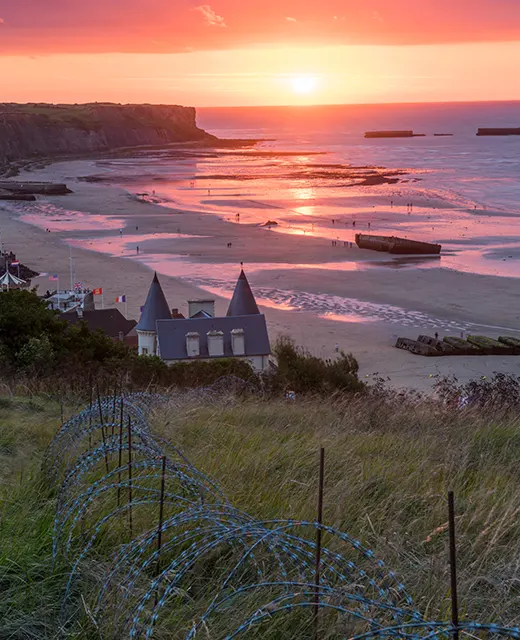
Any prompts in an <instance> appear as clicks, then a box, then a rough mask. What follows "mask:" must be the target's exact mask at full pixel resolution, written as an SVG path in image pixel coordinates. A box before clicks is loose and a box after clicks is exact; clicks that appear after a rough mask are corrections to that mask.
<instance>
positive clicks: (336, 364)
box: [273, 336, 364, 393]
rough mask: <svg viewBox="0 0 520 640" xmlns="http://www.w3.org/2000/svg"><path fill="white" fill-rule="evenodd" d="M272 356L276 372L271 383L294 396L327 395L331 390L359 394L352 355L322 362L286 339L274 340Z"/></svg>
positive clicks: (343, 355)
mask: <svg viewBox="0 0 520 640" xmlns="http://www.w3.org/2000/svg"><path fill="white" fill-rule="evenodd" d="M274 354H275V356H276V358H277V360H278V370H277V372H276V374H275V376H274V379H273V383H274V386H275V387H276V388H278V389H285V390H288V389H290V390H292V391H295V392H298V393H324V392H325V393H330V392H333V391H362V390H363V389H364V384H363V383H362V382H360V380H359V379H358V370H359V365H358V363H357V360H356V359H355V358H354V356H353V355H352V354H346V353H343V351H342V352H341V353H340V355H339V357H338V358H337V359H336V360H323V359H322V358H317V357H316V356H313V355H311V354H310V353H309V352H308V351H307V350H305V349H304V348H303V347H298V346H296V345H295V344H294V341H293V340H292V339H291V338H289V337H287V336H281V337H280V338H278V340H277V342H276V344H275V347H274Z"/></svg>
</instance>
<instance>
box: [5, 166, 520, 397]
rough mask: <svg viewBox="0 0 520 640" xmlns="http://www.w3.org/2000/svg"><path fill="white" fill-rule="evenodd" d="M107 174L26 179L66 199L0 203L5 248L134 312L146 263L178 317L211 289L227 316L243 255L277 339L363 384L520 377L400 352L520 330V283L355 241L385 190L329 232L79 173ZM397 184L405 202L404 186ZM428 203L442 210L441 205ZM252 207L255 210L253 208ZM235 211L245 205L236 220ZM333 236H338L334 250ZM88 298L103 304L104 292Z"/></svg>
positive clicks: (509, 367)
mask: <svg viewBox="0 0 520 640" xmlns="http://www.w3.org/2000/svg"><path fill="white" fill-rule="evenodd" d="M105 173H106V167H104V166H103V163H96V162H95V161H92V160H88V161H74V162H62V163H56V164H51V165H49V166H47V167H46V168H44V169H41V170H38V171H31V172H30V173H27V174H26V175H24V174H22V175H21V176H20V179H22V180H41V181H51V182H66V183H67V185H68V186H69V187H70V188H71V189H72V191H73V193H72V194H70V195H67V196H54V197H44V198H43V197H42V198H41V199H39V201H38V203H37V207H35V206H34V205H32V203H31V205H28V204H27V205H26V204H25V203H24V204H23V205H22V204H21V203H20V204H19V203H16V204H14V205H13V204H11V205H10V206H9V207H8V206H6V205H3V206H2V208H1V209H0V220H1V225H2V241H3V245H4V247H8V248H9V249H11V250H13V251H14V252H15V253H16V254H17V256H18V257H19V259H21V261H22V262H23V263H24V264H27V265H29V266H30V267H32V268H34V269H36V270H38V271H40V272H43V273H47V274H51V275H54V274H57V275H59V278H60V287H61V288H63V287H64V286H68V284H69V281H70V256H71V255H72V258H73V266H74V275H73V279H74V281H80V282H82V283H83V285H84V286H88V287H91V288H98V287H102V288H103V303H104V305H105V307H108V306H118V305H116V304H115V298H116V297H117V296H121V295H126V297H127V301H128V302H127V304H128V316H129V317H130V318H135V319H138V318H139V312H140V307H141V306H142V305H143V304H144V301H145V299H146V294H147V291H148V287H149V284H150V281H151V277H152V275H153V271H154V270H156V271H157V272H158V274H159V276H160V279H161V283H162V285H163V288H164V291H165V294H166V297H167V299H168V301H169V304H170V306H171V307H172V308H178V309H179V311H180V312H181V313H185V314H186V312H187V300H188V299H193V298H199V297H201V296H202V297H207V294H208V292H210V293H211V294H212V295H213V296H214V297H215V298H216V301H217V304H216V309H217V313H218V314H225V312H226V309H227V303H228V300H229V298H230V296H231V294H232V289H233V285H234V282H235V281H236V278H237V277H238V274H239V272H240V269H241V263H243V268H244V270H245V271H246V274H247V276H248V278H249V280H250V283H251V286H252V288H253V291H254V292H255V295H256V297H257V300H258V302H259V305H260V307H261V310H262V312H264V313H265V314H266V317H267V321H268V327H269V332H270V337H271V340H272V341H273V342H274V340H275V339H276V336H277V335H280V334H286V335H290V336H292V337H293V338H294V340H295V341H296V342H297V343H298V344H301V345H303V346H304V347H306V348H307V349H308V350H309V351H310V352H311V353H313V354H315V355H317V356H319V357H324V358H334V357H336V354H337V352H338V350H342V351H345V352H352V353H353V354H354V356H355V357H356V358H357V359H358V361H359V364H360V375H361V377H362V378H363V379H365V380H372V379H377V378H384V379H385V380H386V381H387V383H388V384H389V385H391V386H397V387H401V386H403V387H409V388H417V389H423V390H427V389H429V388H431V386H432V384H433V382H434V381H435V379H436V376H439V375H441V376H444V375H454V376H456V377H457V378H458V379H459V380H469V379H472V378H477V377H481V376H490V375H492V373H493V372H494V371H500V372H511V373H514V374H519V373H520V359H519V358H515V357H498V356H486V357H444V358H424V357H420V356H414V355H412V354H410V353H408V352H405V351H401V350H398V349H396V348H395V346H394V345H395V342H396V339H397V337H398V336H399V337H410V338H417V336H418V335H419V334H423V333H426V334H429V335H433V334H434V333H435V332H437V333H439V335H440V337H441V338H442V337H443V336H444V335H460V334H461V332H464V333H465V334H468V333H474V334H480V335H482V334H485V335H488V336H491V337H498V336H499V335H504V334H506V335H513V336H520V322H519V318H520V295H519V294H518V288H519V281H518V280H517V279H516V278H514V277H507V276H505V277H504V276H500V277H499V276H493V275H489V274H482V273H472V272H470V271H464V270H456V269H453V268H446V267H444V260H443V259H441V260H440V261H439V260H437V261H436V262H433V264H431V262H432V261H430V266H424V265H425V264H428V261H426V262H422V264H421V263H420V264H418V265H416V264H414V263H413V261H412V262H410V261H409V259H407V258H406V257H405V259H404V260H403V259H402V258H403V257H402V256H401V260H397V261H392V260H391V259H390V257H389V255H388V254H380V253H375V252H371V251H368V250H362V249H358V248H357V247H356V245H355V244H354V243H352V239H353V233H354V232H355V230H357V229H360V230H362V231H365V230H366V225H367V224H368V223H367V221H366V219H367V216H368V215H369V216H370V218H371V219H372V221H373V222H372V224H374V225H375V224H378V223H377V220H378V219H380V218H383V217H385V216H387V215H389V214H391V213H392V212H391V211H390V207H389V206H388V205H386V208H388V209H389V210H388V211H386V208H385V205H384V204H383V203H382V196H381V195H380V194H379V195H378V194H375V195H374V194H373V193H370V192H367V193H366V195H364V194H362V193H361V194H358V195H355V205H354V206H355V211H356V214H355V219H356V221H357V222H356V224H357V227H356V229H352V225H351V224H350V223H349V226H347V224H343V225H342V228H341V230H339V231H337V230H336V225H337V224H339V221H335V222H334V223H332V222H331V221H330V220H327V221H326V222H325V221H323V222H322V223H320V224H319V225H317V226H318V228H317V226H314V232H313V230H312V228H310V229H309V233H307V232H306V231H305V230H304V231H303V232H302V231H300V232H295V231H293V230H292V229H291V228H286V229H283V230H281V229H280V230H276V227H275V228H268V227H265V226H263V225H262V224H261V223H260V221H261V220H263V221H264V222H265V220H267V219H270V218H272V217H274V216H273V211H267V214H268V215H266V209H265V207H263V206H262V203H260V206H256V207H251V206H250V203H249V202H248V201H247V199H242V200H241V199H240V198H238V197H235V200H236V201H238V202H239V204H241V205H242V206H241V207H239V206H235V205H236V202H233V201H230V198H229V195H228V194H224V193H222V192H219V191H218V189H217V191H216V192H215V191H214V193H213V198H216V199H217V201H218V200H220V202H219V203H218V205H219V207H220V208H221V209H224V210H225V211H229V214H227V213H224V214H222V213H220V214H218V212H216V211H215V208H214V206H213V204H211V203H210V204H209V205H208V202H207V201H208V198H209V199H210V200H212V198H211V197H210V196H208V192H207V190H206V185H204V186H199V185H197V186H195V187H193V186H192V183H191V182H190V184H189V187H188V186H184V187H183V188H185V191H187V192H188V196H189V198H190V200H189V202H188V203H187V202H186V200H185V201H183V203H182V204H183V206H182V207H178V203H176V202H172V198H169V199H168V198H163V196H162V195H161V194H162V192H161V185H160V183H157V185H156V187H157V191H156V189H149V190H148V191H146V193H147V194H148V196H147V197H144V196H138V197H136V195H135V194H134V193H133V191H135V190H138V187H137V186H132V187H131V188H128V187H126V186H125V188H123V187H121V186H119V185H117V184H113V183H112V181H110V180H107V181H105V182H102V183H99V182H88V181H85V180H83V179H81V180H80V178H84V177H85V176H92V175H98V176H99V175H104V174H105ZM181 177H182V175H181ZM152 186H154V185H152ZM140 188H142V187H140ZM215 188H216V187H214V190H215ZM154 192H155V193H154ZM401 192H402V199H404V201H406V199H407V196H409V194H408V193H406V192H405V191H404V190H403V189H401ZM139 193H142V192H140V191H139ZM414 195H415V196H416V197H415V209H416V211H418V213H417V215H422V214H420V213H419V212H423V213H424V214H426V213H427V212H428V211H429V210H430V212H431V213H432V214H433V209H432V207H431V205H430V207H429V208H428V207H427V205H426V203H425V202H424V203H423V202H421V201H420V200H418V199H417V198H418V194H417V193H415V194H414ZM410 197H411V196H410ZM408 199H409V198H408ZM155 201H158V202H159V204H158V203H156V202H155ZM187 204H188V205H189V207H187ZM435 206H436V209H435V211H436V214H435V215H438V207H439V202H436V203H435ZM376 207H377V212H375V211H374V209H375V208H376ZM394 207H395V208H397V207H401V208H402V209H403V210H402V211H399V216H400V217H406V216H407V215H408V214H407V212H406V211H405V210H404V203H403V204H401V201H400V200H399V202H396V203H394V204H393V205H392V209H393V208H394ZM253 209H254V210H256V211H257V212H260V213H259V214H258V215H257V216H255V215H253V214H254V211H253V214H252V213H251V211H252V210H253ZM423 210H424V211H423ZM237 211H242V214H241V216H240V217H241V220H240V221H237V217H236V216H237V214H236V212H237ZM244 212H246V214H245V215H244ZM363 212H365V213H363ZM275 213H277V212H275ZM414 215H416V214H415V213H414ZM349 220H350V218H349ZM313 224H314V223H313ZM409 224H411V223H409ZM418 224H420V221H419V223H418ZM300 226H301V225H300ZM322 227H327V229H329V230H330V233H325V232H323V231H322V230H321V228H322ZM331 234H332V236H331ZM334 234H337V235H336V237H338V238H339V239H337V240H336V244H335V245H333V244H332V241H331V239H330V237H334ZM327 236H328V237H327ZM343 238H348V239H343ZM229 244H231V246H228V245H229ZM138 246H139V255H137V247H138ZM33 284H34V285H37V286H38V288H39V291H40V293H44V292H45V290H46V289H50V288H52V287H53V286H55V285H54V283H53V282H49V281H48V276H42V277H40V278H37V279H35V280H34V281H33ZM96 303H97V305H98V306H101V299H100V297H99V296H97V298H96ZM119 307H120V309H121V311H122V312H124V308H123V305H119Z"/></svg>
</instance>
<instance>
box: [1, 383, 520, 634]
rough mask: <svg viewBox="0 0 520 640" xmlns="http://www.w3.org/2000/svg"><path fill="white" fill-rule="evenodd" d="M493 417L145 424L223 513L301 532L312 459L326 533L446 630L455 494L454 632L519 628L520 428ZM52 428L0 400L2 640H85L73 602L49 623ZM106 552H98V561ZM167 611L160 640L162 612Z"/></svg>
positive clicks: (444, 410) (200, 415) (34, 406)
mask: <svg viewBox="0 0 520 640" xmlns="http://www.w3.org/2000/svg"><path fill="white" fill-rule="evenodd" d="M72 411H73V409H72V408H69V410H68V412H69V413H70V412H72ZM495 415H496V414H491V413H486V411H479V412H476V411H471V410H469V409H465V410H460V411H459V410H454V409H450V408H448V407H442V406H440V405H439V404H437V403H434V402H430V401H428V400H422V401H420V402H414V401H411V400H410V399H407V398H401V397H394V398H389V397H387V396H386V397H385V396H381V397H379V396H377V395H376V394H373V395H367V394H365V395H363V396H360V397H352V396H351V397H350V398H348V399H347V400H345V399H341V398H337V399H334V398H329V399H328V400H324V399H323V398H319V399H301V400H300V399H298V400H297V401H295V402H291V401H284V400H272V399H271V400H269V401H267V400H258V399H252V398H245V399H243V400H239V401H237V402H236V403H234V404H232V405H230V404H226V403H222V404H218V403H217V404H214V403H213V404H210V403H204V402H203V401H202V402H194V403H193V404H191V405H188V406H187V407H186V408H185V409H183V410H179V409H178V408H177V407H176V406H173V405H172V406H171V407H168V406H166V407H163V408H161V409H157V410H156V411H155V412H154V414H153V416H152V427H153V429H154V431H155V432H157V433H158V434H160V435H162V436H164V437H166V438H168V439H169V440H170V441H172V442H173V443H174V444H176V445H177V446H178V447H179V448H181V449H182V450H183V451H184V453H185V454H186V455H187V457H188V458H189V459H190V461H191V462H192V463H193V464H194V465H195V466H196V467H198V468H199V469H200V470H201V471H204V472H205V473H207V474H209V475H211V476H213V477H214V478H215V479H216V480H217V481H218V482H219V484H220V485H221V487H222V489H223V490H224V493H225V494H226V496H227V497H228V498H229V499H230V501H231V502H232V503H233V504H234V505H235V506H236V507H238V508H241V509H243V510H245V511H247V512H248V513H250V514H251V515H253V516H255V517H257V518H260V519H266V520H269V519H279V518H297V519H308V520H313V519H314V518H315V513H316V494H317V479H318V451H319V448H320V446H323V447H325V450H326V482H325V510H324V516H325V522H326V524H328V525H331V526H334V527H336V528H340V529H343V530H345V531H347V532H349V533H350V534H351V535H353V536H354V537H357V538H358V539H360V540H361V541H362V542H363V544H364V545H365V546H367V547H370V548H371V549H372V550H373V551H374V552H375V553H376V555H377V556H378V557H380V558H382V559H384V561H385V563H386V565H387V566H388V567H389V568H391V569H393V570H394V571H395V572H396V573H397V574H398V575H399V576H400V577H401V579H402V581H403V582H404V584H405V585H406V587H407V590H408V592H409V593H410V594H411V595H412V596H413V597H414V600H415V603H416V606H417V608H418V609H419V610H420V611H421V612H422V613H423V614H424V615H425V616H427V617H429V618H431V619H448V618H449V575H448V540H447V526H446V523H447V504H446V495H447V491H448V489H453V490H454V491H455V495H456V502H457V505H456V506H457V542H458V553H459V572H460V581H459V589H460V600H461V617H463V618H466V619H478V620H481V621H497V622H501V623H502V624H505V625H513V624H518V623H519V618H520V608H519V607H518V598H519V596H520V521H519V517H518V516H519V512H520V500H519V497H520V417H518V416H516V415H515V414H514V413H509V414H506V415H501V416H500V417H499V418H496V417H494V416H495ZM59 421H60V407H59V404H57V403H49V402H47V401H39V400H23V401H22V400H18V399H16V398H15V399H14V400H0V640H3V639H4V638H6V639H7V638H10V639H16V640H22V639H23V640H25V639H32V638H38V639H40V638H57V637H69V638H76V639H78V640H79V639H81V640H87V639H90V638H97V637H99V633H98V631H97V630H96V629H95V625H93V624H90V622H89V620H88V589H87V588H85V590H84V592H85V594H86V596H85V597H86V599H87V601H86V602H84V601H83V600H82V599H81V597H78V598H76V599H73V600H72V605H71V609H70V611H69V610H67V611H66V612H65V615H63V613H64V612H63V611H60V608H61V601H62V596H63V592H64V587H65V583H66V581H67V577H68V571H69V570H70V567H68V566H67V565H66V564H64V562H63V561H61V562H59V563H58V564H57V565H53V563H52V559H51V543H52V526H53V521H54V513H55V495H54V494H53V492H52V489H51V488H49V487H48V486H47V485H46V484H45V482H44V478H43V476H42V474H41V472H40V464H41V457H42V454H43V451H44V449H45V447H46V446H47V444H48V443H49V441H50V440H51V438H52V435H53V434H54V432H55V430H56V428H57V426H58V424H59ZM118 535H120V537H121V540H120V543H125V542H127V532H126V531H124V532H123V531H121V532H119V531H118V530H117V529H113V530H112V531H111V533H110V540H113V539H114V538H117V536H118ZM330 542H331V541H330V539H329V537H328V536H327V535H325V537H324V544H325V545H328V544H329V543H330ZM108 553H109V549H108V546H107V544H106V540H104V541H102V542H100V546H99V548H98V549H97V555H96V558H97V560H100V561H101V562H102V561H103V557H104V558H106V557H107V554H108ZM97 560H96V561H97ZM93 562H94V561H93ZM92 570H93V572H95V570H96V568H95V566H94V564H93V567H92ZM210 587H211V585H206V586H204V585H203V584H202V583H201V589H210ZM169 607H170V612H169V613H168V614H167V615H168V616H169V617H171V619H172V624H171V625H167V627H166V628H169V629H170V630H172V629H175V628H176V627H175V625H176V616H177V612H176V611H175V607H176V603H175V601H172V602H171V603H170V605H169ZM60 614H61V615H60ZM178 615H179V616H181V617H182V615H185V613H181V612H179V613H178ZM284 624H285V623H284ZM287 624H289V623H287ZM281 628H283V627H281ZM287 628H290V625H289V627H287ZM164 633H165V631H164V630H163V631H161V629H158V630H157V634H158V635H157V637H163V635H161V634H164ZM277 633H278V631H277ZM275 635H276V634H275ZM164 637H178V636H176V635H171V634H170V632H168V633H166V635H165V636H164ZM273 637H274V636H273ZM276 637H277V638H289V637H290V636H289V635H283V634H280V633H278V635H276ZM331 637H332V636H331ZM334 637H336V636H334Z"/></svg>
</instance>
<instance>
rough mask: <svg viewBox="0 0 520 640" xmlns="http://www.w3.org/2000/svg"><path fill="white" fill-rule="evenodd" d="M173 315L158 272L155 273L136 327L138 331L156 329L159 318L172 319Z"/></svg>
mask: <svg viewBox="0 0 520 640" xmlns="http://www.w3.org/2000/svg"><path fill="white" fill-rule="evenodd" d="M171 317H172V314H171V311H170V308H169V307H168V303H167V302H166V298H165V297H164V293H163V290H162V287H161V284H160V282H159V278H158V277H157V273H155V274H154V277H153V281H152V284H151V285H150V290H149V291H148V296H147V298H146V302H145V303H144V309H143V312H142V314H141V319H140V320H139V322H138V323H137V327H136V329H137V331H155V323H156V322H157V320H166V319H171Z"/></svg>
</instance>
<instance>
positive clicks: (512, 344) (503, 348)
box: [395, 336, 520, 357]
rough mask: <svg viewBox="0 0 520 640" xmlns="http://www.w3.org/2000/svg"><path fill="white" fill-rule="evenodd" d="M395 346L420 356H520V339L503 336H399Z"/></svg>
mask: <svg viewBox="0 0 520 640" xmlns="http://www.w3.org/2000/svg"><path fill="white" fill-rule="evenodd" d="M395 346H396V347H397V348H398V349H404V350H405V351H409V352H410V353H414V354H415V355H419V356H427V357H439V356H520V340H519V339H518V338H511V337H509V336H501V337H500V338H498V340H495V339H494V338H488V337H486V336H468V339H467V340H464V339H462V338H457V337H452V336H446V337H445V338H443V339H442V340H438V339H437V338H432V337H431V336H419V337H418V338H417V340H411V339H410V338H398V339H397V342H396V344H395Z"/></svg>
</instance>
